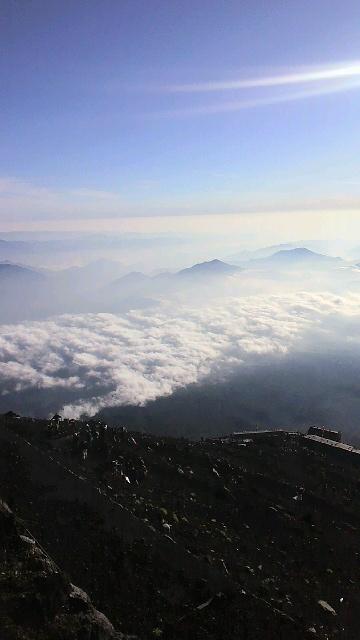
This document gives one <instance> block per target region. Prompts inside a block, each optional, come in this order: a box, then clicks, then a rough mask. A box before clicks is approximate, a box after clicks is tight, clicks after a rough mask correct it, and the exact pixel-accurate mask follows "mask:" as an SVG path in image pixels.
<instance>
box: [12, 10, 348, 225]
mask: <svg viewBox="0 0 360 640" xmlns="http://www.w3.org/2000/svg"><path fill="white" fill-rule="evenodd" d="M0 30H1V33H0V36H1V37H0V42H1V44H0V47H1V57H0V74H1V86H2V89H3V91H2V99H1V104H2V107H1V109H2V118H1V125H0V135H1V141H2V142H1V150H0V216H1V218H0V220H1V225H0V226H1V227H2V228H3V229H7V230H11V229H19V228H30V227H31V226H34V225H35V226H37V228H44V229H47V228H49V229H50V228H57V227H58V228H69V229H70V228H75V227H76V228H78V229H85V228H90V227H91V228H97V229H99V228H102V226H104V228H105V227H106V225H110V227H111V225H112V224H113V223H115V222H116V224H119V225H120V227H121V224H124V223H123V222H122V221H124V220H126V221H127V227H126V228H129V229H131V228H136V229H139V228H140V229H143V230H150V231H151V230H154V229H157V228H158V227H159V228H164V224H165V220H166V229H164V230H171V229H179V228H181V224H182V223H181V222H179V219H182V218H183V216H187V217H190V218H191V217H192V216H193V228H194V230H197V229H199V227H200V226H201V224H202V223H201V216H209V215H213V216H216V219H217V220H218V221H219V222H218V226H217V227H216V229H217V228H218V227H219V228H220V227H221V224H222V223H221V220H222V219H223V224H224V225H226V224H227V222H226V220H225V216H226V215H230V214H231V215H232V216H235V217H236V218H237V219H238V220H239V224H241V220H244V216H246V219H247V221H248V224H249V225H251V220H254V218H255V217H256V216H257V221H256V222H254V224H255V225H257V226H261V223H259V219H260V220H262V219H263V218H264V217H265V216H267V221H268V222H267V224H268V225H270V226H271V222H270V220H271V216H274V215H278V213H279V212H281V215H282V216H284V214H286V215H287V218H286V221H287V225H288V228H289V229H291V228H292V226H293V224H294V216H296V227H297V229H298V228H299V233H300V231H301V224H303V225H304V233H306V232H307V231H308V233H314V232H315V229H313V228H311V230H310V228H309V224H310V220H311V219H312V220H314V219H315V218H316V219H317V220H318V223H317V224H319V225H320V226H321V227H323V226H324V224H326V222H325V223H324V216H323V214H324V212H327V211H330V212H331V214H330V215H331V216H332V220H333V219H334V215H335V213H336V212H338V215H339V217H342V218H343V216H344V215H351V217H352V220H356V216H357V213H358V204H359V203H360V174H359V139H360V119H359V112H360V3H359V2H358V1H355V0H354V1H350V0H345V1H344V0H343V1H342V2H340V1H339V0H331V2H329V0H316V1H315V2H314V1H313V0H312V1H310V0H309V1H308V0H302V1H301V2H299V0H287V1H286V2H284V1H280V0H264V1H260V0H249V1H247V0H241V1H240V0H238V1H233V0H228V1H226V0H224V1H222V2H220V1H219V0H202V1H199V0H191V1H189V0H182V1H181V2H180V1H178V0H171V1H169V0H142V1H140V0H121V2H119V1H118V0H116V1H115V0H114V1H107V0H103V1H102V2H99V1H98V0H96V1H92V0H86V1H85V0H67V1H66V0H64V1H62V2H57V1H53V0H46V1H44V0H38V1H37V0H32V1H31V2H30V1H29V2H14V1H12V2H10V1H6V0H4V2H2V5H1V20H0ZM294 212H295V213H294ZM334 212H335V213H334ZM347 212H350V213H349V214H348V213H347ZM259 215H260V216H261V218H259ZM158 216H160V217H162V218H163V222H162V223H161V222H159V221H157V222H156V223H155V222H154V218H155V217H156V218H158ZM139 217H140V218H141V219H142V220H143V222H142V223H141V222H139V220H135V218H136V219H138V218H139ZM320 218H321V221H320ZM172 219H176V220H177V222H174V221H173V222H172ZM199 220H200V222H199ZM111 221H113V222H111ZM132 221H133V222H132ZM274 221H275V218H274ZM302 221H303V223H302ZM161 224H162V225H163V227H161ZM232 224H233V223H232ZM74 225H75V227H74ZM141 225H142V226H141ZM187 225H188V228H189V229H191V223H189V221H188V223H187ZM189 225H190V226H189ZM310 226H311V225H310ZM120 227H119V228H120Z"/></svg>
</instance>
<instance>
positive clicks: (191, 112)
mask: <svg viewBox="0 0 360 640" xmlns="http://www.w3.org/2000/svg"><path fill="white" fill-rule="evenodd" d="M359 88H360V77H359V78H358V79H357V80H352V81H351V82H347V83H346V82H341V83H337V84H335V83H332V84H327V85H325V86H324V85H323V86H320V87H316V88H313V89H304V90H303V91H295V92H293V93H288V94H284V95H276V96H271V95H270V96H264V97H262V98H254V99H249V100H231V101H226V102H215V103H212V104H204V105H197V106H190V107H184V108H180V109H169V110H164V111H160V112H157V113H156V114H152V115H151V116H149V117H152V118H154V117H155V118H156V117H170V118H177V117H186V116H197V115H212V114H217V113H230V112H232V111H241V110H243V109H251V108H254V107H266V106H271V105H276V104H282V103H286V102H295V101H297V100H303V99H306V98H315V97H317V96H324V95H329V94H333V93H342V92H344V91H353V90H354V89H359Z"/></svg>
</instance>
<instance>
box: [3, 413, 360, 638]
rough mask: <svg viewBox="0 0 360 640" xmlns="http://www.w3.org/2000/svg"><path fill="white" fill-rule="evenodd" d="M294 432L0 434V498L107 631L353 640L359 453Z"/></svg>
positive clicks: (15, 423) (24, 426)
mask: <svg viewBox="0 0 360 640" xmlns="http://www.w3.org/2000/svg"><path fill="white" fill-rule="evenodd" d="M328 450H329V448H328V449H327V448H326V446H325V445H324V447H319V448H318V449H314V448H313V447H312V444H311V442H310V441H307V440H306V439H305V438H304V437H303V436H302V435H300V434H290V433H278V434H273V435H271V436H261V434H258V435H255V436H248V437H245V436H244V437H242V438H238V439H235V440H232V439H222V440H212V441H202V442H191V441H188V440H185V439H172V438H164V437H156V436H151V435H148V434H146V435H145V434H140V433H132V432H127V431H126V430H125V429H120V428H118V429H115V428H113V429H110V428H106V426H105V425H103V424H101V423H95V422H93V423H89V424H88V425H86V424H84V423H80V422H73V421H60V422H59V423H56V425H55V426H54V425H53V424H51V423H48V422H47V421H32V420H26V419H16V418H13V419H4V420H3V423H2V424H1V423H0V487H1V492H2V494H3V496H4V498H5V499H6V500H7V501H8V502H10V506H11V505H14V509H15V510H16V512H17V515H18V516H20V517H21V518H23V519H24V520H25V521H26V522H27V523H28V526H29V528H30V529H31V531H32V532H34V535H36V537H37V539H38V540H39V541H40V542H41V544H42V545H43V546H44V547H45V548H46V549H47V550H48V551H49V553H51V555H52V557H53V558H54V559H55V560H56V562H57V563H58V564H59V565H60V566H61V567H62V568H63V569H64V570H65V571H66V573H67V574H69V576H70V578H71V581H72V582H74V583H76V584H78V585H79V586H80V587H81V588H82V589H84V590H85V591H86V592H87V593H88V594H89V595H90V597H91V599H92V601H93V603H94V605H95V606H96V608H97V609H99V610H101V611H103V612H104V614H105V615H106V616H108V617H109V619H110V620H111V622H112V623H113V624H114V626H115V627H116V628H119V629H121V631H123V632H125V633H132V634H136V635H137V636H138V637H139V638H140V639H144V640H146V639H147V638H154V637H159V638H164V639H170V640H175V639H179V638H181V639H182V640H183V639H189V640H190V639H191V640H205V639H206V640H208V639H210V640H211V639H214V640H215V639H219V640H220V638H221V640H226V639H229V640H235V639H236V640H239V639H240V640H241V639H242V638H244V639H247V640H249V639H250V640H255V639H259V640H260V639H262V640H264V639H265V640H267V639H270V638H271V639H273V638H277V639H282V638H283V639H285V638H287V639H292V638H294V639H297V640H298V639H300V638H304V637H317V638H321V639H322V640H325V639H329V638H333V637H336V638H342V639H346V640H348V639H349V640H350V639H352V638H354V639H355V638H357V637H358V629H357V626H358V625H357V611H358V608H359V606H360V592H359V588H358V571H359V553H360V540H359V535H358V533H359V527H360V507H359V502H358V489H359V480H358V463H357V460H356V456H354V457H350V456H349V458H347V456H346V455H342V457H339V458H338V457H336V454H335V455H334V452H333V451H332V452H331V453H332V455H331V456H330V453H329V454H328V453H327V451H328Z"/></svg>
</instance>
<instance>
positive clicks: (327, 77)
mask: <svg viewBox="0 0 360 640" xmlns="http://www.w3.org/2000/svg"><path fill="white" fill-rule="evenodd" d="M359 77H360V62H358V61H357V62H351V63H348V64H345V65H335V66H332V67H326V68H320V69H319V68H318V67H317V68H315V69H314V68H313V69H308V70H307V71H299V70H298V71H294V72H293V73H288V74H284V75H273V76H265V77H260V78H257V77H255V78H254V77H253V78H241V79H236V80H225V81H215V82H200V83H190V84H174V85H169V86H167V87H166V90H167V91H170V92H173V93H203V92H212V91H229V90H238V89H257V88H266V87H282V86H290V85H297V84H308V83H318V82H326V81H332V80H345V79H351V78H359Z"/></svg>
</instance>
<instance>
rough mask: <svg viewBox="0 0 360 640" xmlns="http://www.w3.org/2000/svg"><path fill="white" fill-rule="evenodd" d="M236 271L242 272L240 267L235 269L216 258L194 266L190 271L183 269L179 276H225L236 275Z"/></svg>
mask: <svg viewBox="0 0 360 640" xmlns="http://www.w3.org/2000/svg"><path fill="white" fill-rule="evenodd" d="M236 271H240V269H239V267H235V266H234V265H232V264H228V263H227V262H222V260H218V259H217V258H215V259H214V260H209V261H207V262H199V263H198V264H194V265H193V266H192V267H189V268H188V269H182V270H181V271H179V273H178V275H180V276H191V275H209V276H212V275H225V274H230V273H235V272H236Z"/></svg>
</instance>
